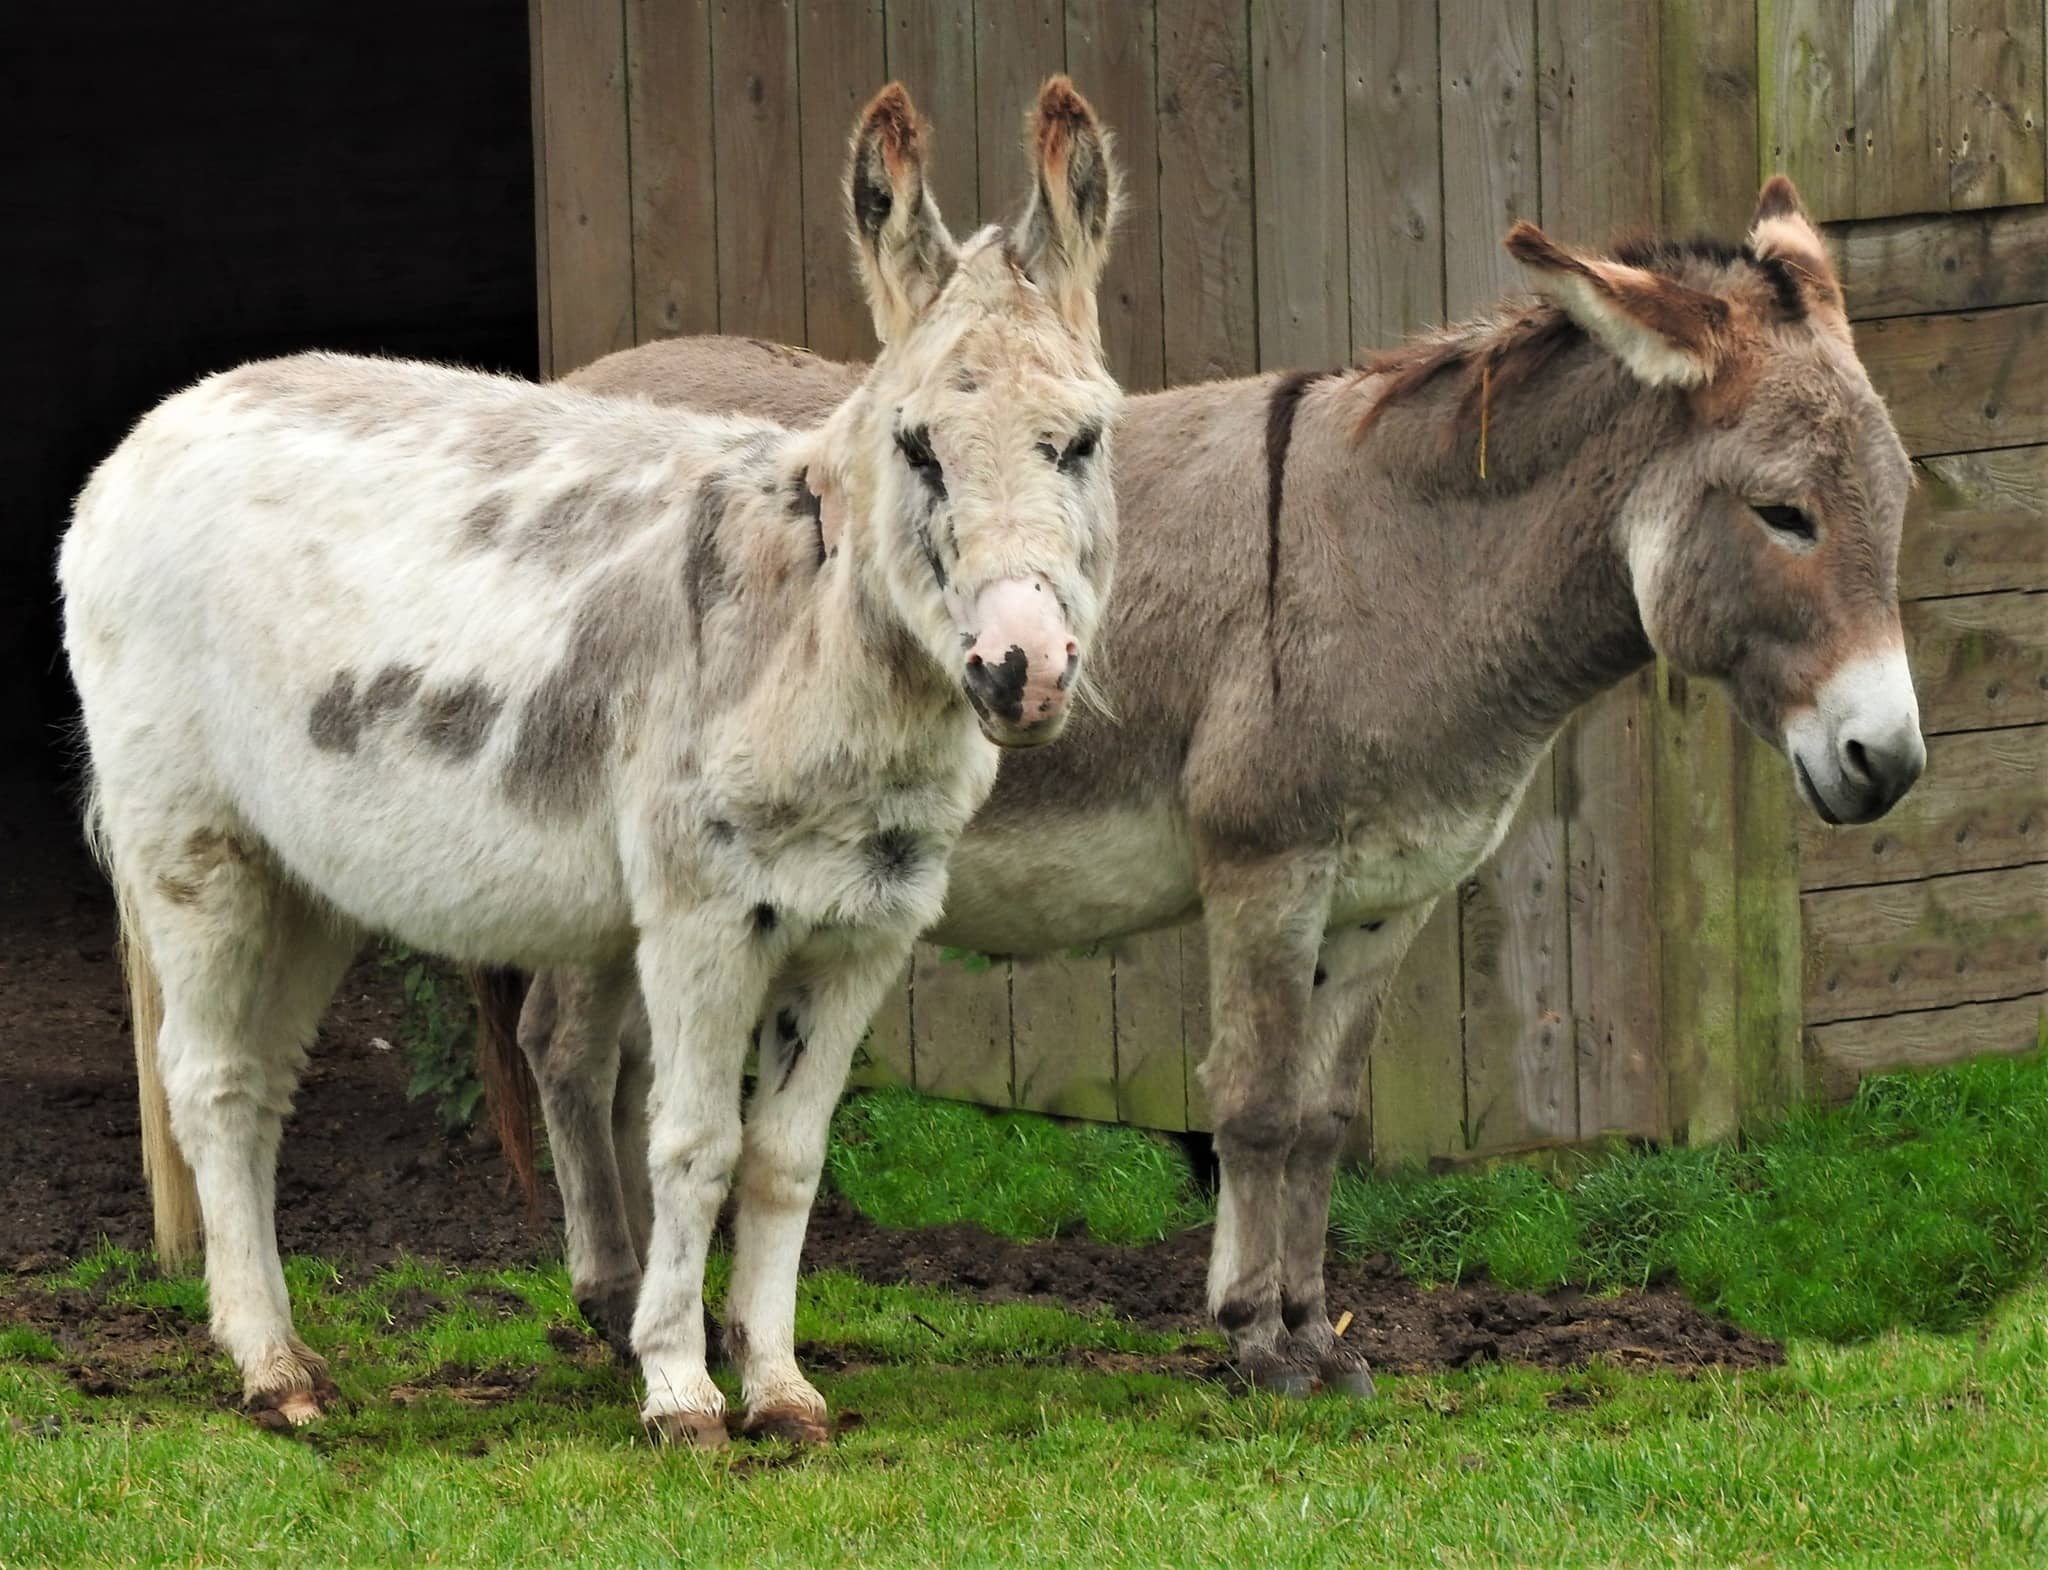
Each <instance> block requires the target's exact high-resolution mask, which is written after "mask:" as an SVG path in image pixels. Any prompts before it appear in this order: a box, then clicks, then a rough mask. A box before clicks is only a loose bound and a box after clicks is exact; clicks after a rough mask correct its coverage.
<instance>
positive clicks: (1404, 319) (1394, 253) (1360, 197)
mask: <svg viewBox="0 0 2048 1570" xmlns="http://www.w3.org/2000/svg"><path fill="white" fill-rule="evenodd" d="M1436 33H1437V8H1436V5H1435V3H1434V0H1411V3H1410V4H1406V5H1391V6H1390V5H1380V4H1374V3H1372V0H1348V3H1347V4H1346V6H1345V8H1344V85H1345V138H1346V152H1345V164H1346V168H1347V170H1348V178H1347V182H1346V194H1347V201H1348V206H1349V213H1350V222H1351V244H1350V253H1351V348H1352V353H1353V354H1354V355H1357V354H1360V353H1363V352H1364V351H1366V350H1368V349H1373V348H1385V347H1386V346H1388V345H1390V344H1393V343H1397V342H1399V341H1400V339H1401V338H1403V337H1404V336H1406V335H1407V334H1408V333H1411V332H1413V331H1414V330H1415V329H1416V328H1418V327H1421V326H1424V325H1426V324H1428V323H1432V322H1437V321H1441V320H1442V319H1443V314H1444V236H1443V210H1444V188H1443V147H1442V129H1441V124H1440V117H1439V113H1438V71H1437V51H1436Z"/></svg>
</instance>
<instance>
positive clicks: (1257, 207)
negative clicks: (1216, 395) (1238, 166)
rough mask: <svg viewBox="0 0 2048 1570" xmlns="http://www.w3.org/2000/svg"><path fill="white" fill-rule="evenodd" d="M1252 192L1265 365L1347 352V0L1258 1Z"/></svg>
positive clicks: (1313, 361) (1320, 360)
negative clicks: (1339, 284) (1342, 285)
mask: <svg viewBox="0 0 2048 1570" xmlns="http://www.w3.org/2000/svg"><path fill="white" fill-rule="evenodd" d="M1251 52H1252V54H1251V59H1252V191H1253V209H1254V216H1255V220H1256V221H1255V226H1254V233H1255V237H1256V244H1257V266H1258V294H1259V363H1260V365H1261V366H1264V367H1266V368H1268V369H1273V368H1280V367H1286V366H1296V365H1312V366H1320V365H1330V364H1334V363H1341V362H1342V361H1343V360H1344V359H1345V358H1346V357H1347V356H1348V355H1349V353H1350V350H1351V297H1350V292H1349V290H1348V289H1342V288H1336V287H1333V285H1334V284H1335V283H1336V281H1337V280H1339V279H1343V278H1346V277H1347V276H1348V274H1349V259H1348V253H1349V245H1350V232H1349V230H1350V225H1349V222H1348V219H1347V216H1346V213H1345V206H1344V203H1345V170H1344V7H1343V0H1252V5H1251Z"/></svg>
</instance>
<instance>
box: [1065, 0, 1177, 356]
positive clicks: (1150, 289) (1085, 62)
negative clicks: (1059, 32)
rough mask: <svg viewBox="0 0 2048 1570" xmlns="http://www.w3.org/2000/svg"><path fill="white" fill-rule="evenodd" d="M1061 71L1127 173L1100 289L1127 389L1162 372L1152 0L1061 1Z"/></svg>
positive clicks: (1106, 347) (1108, 346) (1105, 334)
mask: <svg viewBox="0 0 2048 1570" xmlns="http://www.w3.org/2000/svg"><path fill="white" fill-rule="evenodd" d="M1066 6H1067V70H1068V72H1069V74H1071V75H1072V76H1073V78H1074V81H1075V83H1076V85H1078V86H1079V87H1080V89H1081V91H1082V93H1083V94H1084V95H1085V96H1086V97H1087V99H1088V101H1089V102H1090V103H1092V104H1093V105H1095V112H1096V113H1097V114H1099V115H1101V116H1102V119H1103V123H1104V124H1106V125H1107V126H1108V127H1109V129H1110V132H1111V134H1112V135H1113V136H1114V138H1115V150H1116V159H1117V163H1118V165H1119V166H1120V167H1121V168H1122V170H1123V175H1124V198H1125V205H1124V216H1123V221H1122V222H1121V223H1119V224H1118V225H1117V232H1116V237H1115V240H1114V242H1113V245H1112V249H1111V251H1110V255H1109V269H1108V271H1107V272H1105V273H1104V274H1103V279H1102V288H1101V291H1100V295H1099V306H1100V315H1101V318H1102V350H1103V354H1104V356H1105V357H1106V358H1107V359H1108V361H1109V369H1110V372H1111V374H1112V375H1114V376H1115V377H1116V379H1117V380H1118V381H1119V382H1121V383H1122V384H1123V386H1124V389H1125V390H1126V391H1128V392H1150V391H1152V390H1153V389H1154V388H1156V387H1159V386H1161V385H1162V384H1163V382H1164V380H1165V376H1166V364H1165V357H1166V340H1165V331H1166V328H1165V322H1164V319H1163V306H1162V303H1161V296H1160V288H1159V103H1158V82H1157V73H1156V67H1157V64H1158V57H1157V48H1158V41H1157V36H1156V33H1155V27H1156V22H1157V18H1156V17H1155V15H1154V7H1153V0H1066Z"/></svg>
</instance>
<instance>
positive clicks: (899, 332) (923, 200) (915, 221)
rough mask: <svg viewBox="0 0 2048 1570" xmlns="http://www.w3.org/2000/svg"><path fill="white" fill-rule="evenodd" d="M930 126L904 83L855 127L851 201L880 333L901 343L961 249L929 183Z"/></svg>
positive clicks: (885, 92) (873, 104)
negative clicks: (927, 149) (927, 154)
mask: <svg viewBox="0 0 2048 1570" xmlns="http://www.w3.org/2000/svg"><path fill="white" fill-rule="evenodd" d="M929 139H930V127H929V126H927V125H926V124H925V121H924V117H923V116H922V115H920V114H919V113H918V112H917V106H916V105H915V104H913V103H912V102H911V101H910V94H908V93H906V92H905V91H904V90H903V86H902V84H901V83H900V82H891V83H890V84H889V85H888V86H887V87H885V88H883V89H882V90H881V91H880V92H879V93H877V94H875V96H874V97H873V98H872V99H870V100H869V101H868V106H867V108H865V109H863V110H862V111H861V114H860V121H859V123H858V124H856V125H855V127H854V131H853V144H852V155H851V157H850V158H849V159H848V161H847V167H846V203H847V211H848V214H849V216H850V218H851V221H852V225H853V243H854V249H855V250H856V251H857V252H858V253H859V255H860V276H861V284H862V286H863V287H864V288H865V289H866V290H867V296H868V309H869V310H870V311H871V312H872V313H873V314H874V318H875V336H876V337H877V338H879V339H880V340H881V341H882V342H883V343H893V342H895V340H897V339H898V338H900V337H902V336H903V334H904V333H905V332H906V331H907V330H908V329H909V327H910V324H911V323H912V322H914V321H916V320H917V318H918V317H919V315H921V314H922V313H923V312H924V311H925V309H926V308H927V307H928V306H930V304H931V303H932V301H934V300H936V299H937V298H938V297H939V293H940V291H941V290H943V289H944V288H945V287H946V280H947V279H948V278H950V277H951V276H952V275H953V265H954V262H955V260H956V258H957V257H958V255H959V247H958V246H956V245H954V243H953V236H952V235H951V234H949V233H948V232H947V230H946V221H945V220H944V219H943V218H941V217H940V216H939V204H938V203H937V202H935V201H933V200H932V194H931V188H930V186H929V185H928V184H927V183H926V181H925V158H926V144H927V142H928V141H929Z"/></svg>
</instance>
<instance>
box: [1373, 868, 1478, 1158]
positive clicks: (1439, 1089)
mask: <svg viewBox="0 0 2048 1570" xmlns="http://www.w3.org/2000/svg"><path fill="white" fill-rule="evenodd" d="M1458 929H1459V921H1458V896H1457V894H1456V893H1452V894H1450V895H1448V896H1446V897H1445V898H1444V899H1443V900H1441V901H1439V902H1438V904H1437V908H1436V910H1435V911H1434V912H1433V913H1432V914H1431V915H1430V918H1429V921H1428V922H1427V923H1426V924H1425V925H1424V927H1423V929H1422V931H1421V932H1419V933H1417V934H1416V937H1415V942H1414V944H1413V946H1412V947H1410V949H1409V950H1408V957H1407V958H1406V959H1404V960H1403V961H1402V962H1401V969H1400V972H1399V973H1398V974H1397V975H1396V976H1395V977H1394V985H1393V988H1392V990H1391V991H1390V992H1389V993H1388V995H1387V1003H1386V1010H1385V1013H1384V1014H1383V1016H1382V1018H1381V1020H1380V1033H1379V1035H1378V1037H1377V1038H1375V1040H1374V1042H1373V1049H1372V1063H1371V1067H1370V1070H1369V1078H1368V1083H1369V1084H1370V1086H1371V1092H1372V1159H1373V1164H1374V1165H1375V1166H1377V1167H1380V1168H1382V1169H1387V1168H1392V1167H1399V1166H1412V1165H1415V1164H1417V1163H1420V1162H1424V1161H1427V1160H1428V1159H1429V1158H1430V1157H1432V1156H1448V1155H1455V1154H1457V1153H1458V1152H1460V1151H1462V1150H1463V1149H1464V1148H1465V1126H1466V1125H1465V1062H1464V1048H1463V1043H1462V1028H1461V1021H1460V1019H1459V1011H1460V1006H1461V1000H1460V997H1459V991H1460V988H1461V986H1462V980H1461V966H1460V964H1459V940H1458Z"/></svg>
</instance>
